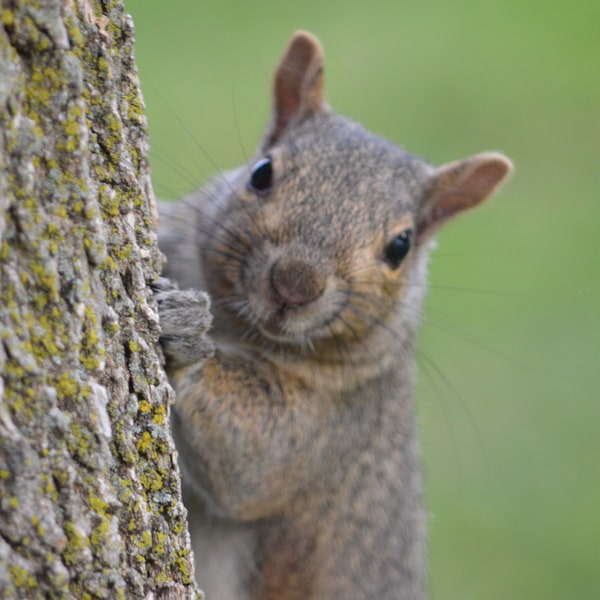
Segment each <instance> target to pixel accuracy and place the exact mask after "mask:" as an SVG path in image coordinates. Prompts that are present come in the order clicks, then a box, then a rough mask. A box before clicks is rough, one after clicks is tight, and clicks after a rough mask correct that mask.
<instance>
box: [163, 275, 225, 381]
mask: <svg viewBox="0 0 600 600" xmlns="http://www.w3.org/2000/svg"><path fill="white" fill-rule="evenodd" d="M152 289H153V290H154V297H155V298H156V302H157V304H158V314H159V320H160V328H161V334H160V338H159V340H160V344H161V346H162V349H163V352H164V355H165V360H166V362H167V367H169V368H173V369H178V368H181V367H185V366H187V365H190V364H193V363H197V362H201V361H204V360H206V359H207V358H210V357H211V356H212V355H213V354H214V350H215V348H214V345H213V343H212V340H211V339H210V338H209V336H208V335H207V331H208V329H209V328H210V325H211V322H212V315H211V314H210V299H209V297H208V295H207V294H206V293H205V292H201V291H199V290H180V289H179V288H178V287H177V285H176V284H174V283H173V282H171V281H170V280H168V279H165V278H160V279H159V280H158V281H156V282H155V283H154V284H153V285H152Z"/></svg>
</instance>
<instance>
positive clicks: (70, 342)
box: [0, 0, 199, 599]
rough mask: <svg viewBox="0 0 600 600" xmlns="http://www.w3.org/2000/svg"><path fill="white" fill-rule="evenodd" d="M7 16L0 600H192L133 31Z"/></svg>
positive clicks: (122, 17)
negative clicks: (162, 348)
mask: <svg viewBox="0 0 600 600" xmlns="http://www.w3.org/2000/svg"><path fill="white" fill-rule="evenodd" d="M0 6H1V14H0V341H1V343H0V597H2V598H77V599H80V598H127V599H130V598H193V597H196V595H198V593H199V592H198V591H197V588H196V587H195V585H194V583H193V573H192V568H193V567H192V562H191V560H190V546H189V538H188V534H187V527H186V522H185V512H184V509H183V507H182V504H181V502H180V482H179V472H178V470H177V466H176V463H175V456H174V447H173V444H172V440H171V435H170V430H169V419H168V406H169V403H170V402H171V400H172V392H171V389H170V387H169V385H168V383H167V379H166V376H165V374H164V372H163V370H162V367H161V366H160V358H159V352H158V350H157V346H156V341H157V334H158V320H157V313H156V311H155V307H154V304H153V301H152V295H151V292H150V291H149V288H148V283H149V282H150V281H152V280H153V279H154V278H155V277H156V276H157V275H158V273H159V270H160V265H161V256H160V253H159V251H158V248H157V245H156V236H155V233H154V225H155V223H154V220H155V217H154V202H153V196H152V189H151V184H150V175H149V169H148V164H147V159H146V155H147V150H148V138H147V131H146V121H145V118H144V116H143V114H142V108H143V105H142V100H141V96H140V92H139V85H138V78H137V71H136V67H135V63H134V59H133V25H132V21H131V18H130V17H129V16H128V15H127V14H125V13H124V11H123V6H122V2H121V1H120V0H102V1H100V0H41V1H40V0H37V1H34V0H1V2H0Z"/></svg>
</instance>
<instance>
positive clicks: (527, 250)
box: [126, 0, 600, 600]
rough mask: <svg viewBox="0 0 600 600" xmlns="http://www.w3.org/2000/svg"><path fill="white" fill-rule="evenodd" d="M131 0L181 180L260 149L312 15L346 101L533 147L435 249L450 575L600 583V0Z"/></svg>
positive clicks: (488, 141)
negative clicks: (291, 52) (287, 52)
mask: <svg viewBox="0 0 600 600" xmlns="http://www.w3.org/2000/svg"><path fill="white" fill-rule="evenodd" d="M126 7H127V9H128V10H129V11H130V12H131V13H132V14H133V17H134V22H135V25H136V33H137V58H138V64H139V68H140V72H141V80H142V89H143V91H144V95H145V100H146V104H147V114H148V117H149V122H150V134H151V143H152V154H151V159H152V166H153V173H154V181H155V184H156V191H157V194H158V195H161V196H163V197H165V196H167V197H168V196H176V195H178V194H179V195H182V194H184V193H185V192H187V191H189V190H190V189H191V188H192V187H193V186H194V184H200V183H201V182H202V181H204V180H205V178H206V177H207V176H208V175H209V174H210V173H213V172H214V171H215V168H216V167H215V166H214V165H218V166H219V167H222V168H229V167H233V166H235V165H237V164H240V163H241V162H242V161H244V159H245V156H246V155H248V154H249V153H250V152H251V151H252V150H253V148H254V145H255V143H256V142H257V140H258V137H259V135H260V132H261V130H262V128H263V126H264V124H265V122H266V121H267V119H268V113H269V106H270V97H269V87H270V80H271V73H272V69H273V67H274V65H275V64H276V62H277V60H278V58H279V56H280V54H281V51H282V50H283V47H284V45H285V43H286V41H287V39H288V37H289V35H290V34H291V32H292V31H293V30H294V29H299V28H302V29H308V30H310V31H312V32H313V33H315V34H316V35H317V36H319V38H320V39H321V40H322V42H323V44H324V46H325V52H326V86H327V93H328V98H329V101H330V102H331V104H332V105H333V106H334V107H335V108H336V109H337V110H338V111H339V112H342V113H344V114H347V115H349V116H352V117H353V118H355V119H357V120H359V121H361V122H362V123H363V124H364V125H365V126H366V127H368V128H369V129H371V130H373V131H375V132H378V133H380V134H382V135H384V136H385V137H387V138H390V139H392V140H394V141H395V142H397V143H399V144H401V145H404V146H405V147H407V148H408V149H410V150H411V151H413V152H415V153H418V154H421V155H424V156H426V157H427V158H429V159H430V160H431V161H432V162H434V163H436V164H441V163H443V162H446V161H450V160H453V159H457V158H461V157H463V156H467V155H469V154H473V153H475V152H479V151H482V150H490V149H497V150H501V151H503V152H505V153H506V154H507V155H508V156H510V157H511V158H512V159H513V160H514V162H515V164H516V172H515V175H514V176H513V178H512V180H511V181H510V183H509V184H508V185H507V186H506V187H505V188H504V189H503V190H502V192H501V193H500V194H499V195H498V196H497V197H496V198H494V200H493V202H491V203H489V204H488V205H486V206H485V207H483V208H482V209H480V210H478V211H475V212H473V213H472V214H469V215H467V216H465V217H463V218H462V219H460V220H457V221H456V222H453V223H452V224H450V225H449V226H447V228H446V229H445V230H444V231H443V232H442V233H441V234H440V235H439V238H438V240H439V247H438V249H437V250H436V252H435V254H434V256H433V260H432V269H431V271H432V272H431V280H432V286H431V292H430V295H429V299H428V302H427V306H426V321H425V325H424V329H423V334H422V340H421V351H420V356H419V365H420V378H419V388H418V406H419V412H420V424H421V430H422V445H423V455H424V463H425V470H426V484H427V501H428V507H429V510H430V514H431V519H430V547H431V597H432V598H433V599H434V600H435V599H440V600H441V599H457V600H458V599H460V600H465V599H482V598H485V599H487V600H494V599H498V600H500V599H501V600H506V599H544V600H559V599H560V600H565V599H590V600H591V599H597V598H600V466H599V463H600V406H599V401H600V393H599V389H600V374H599V372H600V309H599V304H600V266H599V263H600V251H599V245H598V235H599V232H600V168H599V167H600V164H599V159H600V152H599V150H600V135H599V134H600V35H599V34H598V26H599V23H600V3H598V2H597V1H595V0H587V1H574V2H570V3H567V2H562V3H559V2H554V1H552V0H551V1H550V2H549V1H548V0H544V1H541V0H488V1H486V0H477V1H475V0H462V1H460V2H455V3H450V2H442V1H441V0H432V1H430V2H427V3H425V2H422V3H419V2H410V3H409V2H398V1H383V0H372V1H370V2H357V1H350V2H341V1H335V2H323V1H319V2H317V1H315V0H305V1H304V2H302V3H299V2H298V3H285V2H279V3H268V2H265V1H263V0H256V1H254V2H228V1H221V2H216V1H212V2H211V1H206V2H193V1H187V2H185V1H183V0H173V1H171V2H161V1H159V0H126ZM182 124H185V126H183V125H182ZM186 130H187V131H189V132H190V134H191V136H193V138H195V139H196V140H198V142H199V144H200V145H201V146H202V148H203V150H201V149H200V147H199V146H197V145H196V143H195V142H193V141H192V138H191V137H190V136H188V133H187V132H186ZM207 156H208V157H209V158H207ZM165 157H168V160H171V161H173V162H174V163H176V164H177V165H178V169H172V168H170V167H169V166H168V164H167V161H166V160H165ZM184 170H185V171H186V172H187V173H189V175H184V174H183V171H184Z"/></svg>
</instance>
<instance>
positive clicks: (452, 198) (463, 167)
mask: <svg viewBox="0 0 600 600" xmlns="http://www.w3.org/2000/svg"><path fill="white" fill-rule="evenodd" d="M512 168H513V167H512V163H511V162H510V160H508V158H506V157H505V156H503V155H502V154H499V153H497V152H484V153H482V154H476V155H475V156H471V157H470V158H466V159H464V160H459V161H456V162H451V163H448V164H446V165H443V166H441V167H439V169H436V170H435V171H434V173H433V174H432V175H431V177H430V179H429V182H428V183H427V188H426V194H425V199H424V201H423V203H422V205H421V208H420V210H419V216H418V219H417V241H418V242H419V243H420V242H423V241H424V240H426V239H428V238H429V237H431V236H432V235H433V234H434V233H435V232H436V231H437V230H438V229H439V228H440V227H441V226H442V225H443V224H444V223H445V222H446V221H447V220H448V219H451V218H452V217H454V216H455V215H457V214H459V213H461V212H462V211H463V210H467V209H468V208H472V207H474V206H477V205H478V204H480V203H481V202H483V201H484V200H485V199H486V198H488V197H489V196H490V195H491V194H492V193H493V192H494V191H495V190H496V189H497V188H498V186H499V185H500V184H501V183H502V181H503V180H504V179H506V177H507V176H508V175H509V174H510V173H511V171H512Z"/></svg>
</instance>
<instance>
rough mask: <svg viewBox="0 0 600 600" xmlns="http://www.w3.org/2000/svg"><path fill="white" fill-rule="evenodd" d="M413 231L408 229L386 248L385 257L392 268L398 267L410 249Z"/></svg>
mask: <svg viewBox="0 0 600 600" xmlns="http://www.w3.org/2000/svg"><path fill="white" fill-rule="evenodd" d="M411 240H412V231H411V230H410V229H408V230H407V231H403V232H402V233H401V234H399V235H397V236H396V237H395V238H394V239H393V240H392V241H391V242H390V243H389V244H388V245H387V246H386V247H385V250H384V254H385V259H386V260H387V262H388V263H389V265H390V267H392V269H397V268H398V267H399V266H400V263H401V262H402V260H403V259H404V257H405V256H406V255H407V254H408V252H409V250H410V243H411Z"/></svg>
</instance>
